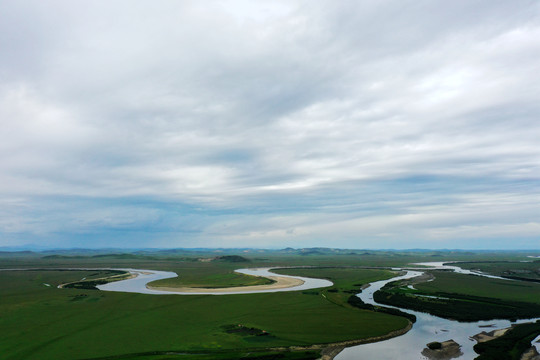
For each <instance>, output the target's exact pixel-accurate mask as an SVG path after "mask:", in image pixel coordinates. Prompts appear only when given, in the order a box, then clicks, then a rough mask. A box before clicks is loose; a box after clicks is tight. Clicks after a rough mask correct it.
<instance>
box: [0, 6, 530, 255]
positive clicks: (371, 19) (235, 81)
mask: <svg viewBox="0 0 540 360" xmlns="http://www.w3.org/2000/svg"><path fill="white" fill-rule="evenodd" d="M539 10H540V6H539V5H538V3H537V2H534V1H521V2H518V3H509V2H506V1H473V2H471V1H454V2H438V3H434V2H418V1H410V2H407V1H406V2H403V1H363V2H357V1H345V2H339V3H335V2H319V3H316V4H315V3H313V2H304V1H298V2H289V1H287V2H285V1H284V2H274V1H272V2H258V3H257V4H253V3H250V2H245V1H231V2H221V1H211V2H204V3H201V2H181V3H178V2H175V1H157V2H154V3H153V4H152V5H150V4H148V3H146V2H142V1H117V2H114V3H110V2H103V1H93V2H74V1H70V2H68V1H51V2H47V3H46V4H45V3H43V2H39V1H25V2H16V1H8V2H3V3H2V4H0V51H1V52H2V53H3V54H7V55H6V56H2V57H1V58H0V125H1V127H2V132H1V133H0V202H1V203H2V204H4V205H3V206H2V208H3V210H2V214H1V215H2V221H1V222H0V234H4V237H5V239H6V240H5V241H6V243H7V242H8V241H9V243H10V244H11V243H17V242H19V243H22V242H26V241H32V242H39V241H43V242H44V243H50V244H52V243H53V242H54V244H55V245H62V246H69V245H70V244H77V246H80V245H84V244H85V242H87V241H89V240H88V239H91V238H100V239H105V238H110V241H111V242H113V243H114V241H115V239H118V243H119V244H120V245H121V246H129V245H133V246H143V245H152V244H154V245H156V246H199V245H201V246H202V245H215V246H242V245H246V244H250V245H260V246H282V245H285V244H288V243H289V242H290V243H291V244H292V245H294V244H298V246H304V245H308V244H309V243H310V241H311V242H312V243H313V244H316V245H327V246H348V247H367V246H375V245H374V243H373V241H375V240H376V241H377V243H376V244H380V245H377V247H386V246H391V247H413V246H425V247H430V246H435V247H448V246H452V244H456V241H459V240H460V239H467V242H463V244H464V245H463V246H468V247H470V246H473V247H490V246H492V244H493V246H495V247H509V246H511V244H510V243H505V241H507V240H508V239H511V238H512V239H513V238H515V237H517V238H519V239H522V240H521V242H520V245H519V246H520V247H529V248H537V247H538V245H539V244H538V239H537V234H538V232H537V230H538V226H539V223H538V221H537V219H536V218H537V216H536V217H535V216H534V214H538V213H539V210H540V208H539V206H538V205H537V204H538V203H539V202H538V201H532V202H531V199H534V200H536V199H538V196H539V194H540V193H539V189H538V186H537V185H535V183H536V182H537V181H538V180H539V177H540V166H539V164H540V149H539V147H538V144H537V139H538V138H540V125H539V123H538V121H537V118H538V115H539V113H540V111H539V107H538V99H537V97H538V95H537V94H539V93H540V89H539V86H540V85H539V84H540V81H538V80H540V79H539V78H538V77H539V75H538V74H540V69H539V67H540V65H538V61H537V59H538V58H539V56H540V40H538V39H540V36H539V35H540V18H539V14H540V13H539ZM81 204H84V207H85V210H80V206H81ZM459 214H462V215H459ZM122 231H123V232H124V235H119V233H121V232H122ZM70 234H73V236H71V237H70ZM125 234H129V239H128V238H127V235H125ZM55 239H56V240H55ZM471 239H477V241H476V242H473V243H472V244H473V245H471V241H470V240H471ZM0 245H1V243H0Z"/></svg>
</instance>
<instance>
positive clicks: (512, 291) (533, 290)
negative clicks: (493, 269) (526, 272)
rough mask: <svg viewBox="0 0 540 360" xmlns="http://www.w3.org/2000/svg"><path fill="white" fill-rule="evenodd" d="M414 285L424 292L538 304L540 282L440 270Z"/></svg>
mask: <svg viewBox="0 0 540 360" xmlns="http://www.w3.org/2000/svg"><path fill="white" fill-rule="evenodd" d="M415 287H416V289H418V290H419V291H421V292H422V293H426V294H433V293H439V292H445V293H456V294H464V295H472V296H481V297H487V298H496V299H501V300H508V301H523V302H529V303H536V304H540V284H538V283H531V282H525V281H513V280H500V279H489V278H485V277H480V276H474V275H463V274H456V273H450V272H442V271H440V272H436V273H435V280H434V281H430V282H426V283H422V284H417V285H415Z"/></svg>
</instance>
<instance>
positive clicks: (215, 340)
mask: <svg viewBox="0 0 540 360" xmlns="http://www.w3.org/2000/svg"><path fill="white" fill-rule="evenodd" d="M229 253H230V252H229ZM239 253H240V254H241V255H242V256H244V257H246V258H247V259H248V260H249V261H247V262H239V263H238V262H227V261H208V260H209V259H212V258H214V257H216V256H219V255H222V254H223V251H221V250H216V251H183V250H182V251H180V250H179V251H164V252H152V251H149V252H145V251H139V252H136V253H126V254H107V253H103V252H99V251H95V252H93V251H76V250H74V251H71V252H69V251H68V252H60V253H58V254H56V253H53V254H51V253H47V254H46V255H44V254H39V253H15V254H2V253H0V268H4V269H9V268H39V269H41V270H34V271H0V333H1V334H2V336H1V337H0V354H1V357H2V359H17V360H18V359H58V360H62V359H94V358H103V359H112V358H118V359H119V358H126V359H127V358H129V359H144V360H157V359H174V358H180V359H184V360H195V359H199V360H206V359H223V360H225V359H227V360H228V359H241V358H246V359H247V358H251V359H255V358H257V359H272V358H276V356H285V357H286V358H287V359H293V358H294V359H312V358H314V357H315V356H317V354H318V350H317V351H313V350H299V351H295V352H289V351H287V350H286V349H288V348H290V347H291V346H309V345H311V344H328V343H332V342H339V341H344V340H356V339H362V338H369V337H373V336H379V335H384V334H387V333H389V332H391V331H393V330H398V329H402V328H404V327H405V326H406V325H407V323H408V322H407V320H406V319H404V318H402V317H398V316H392V315H389V314H385V313H380V312H379V313H376V312H372V311H368V310H363V309H358V308H355V307H353V306H350V305H349V304H348V303H347V299H348V297H349V296H350V295H352V294H353V293H355V292H356V291H357V290H358V288H359V287H360V286H361V285H362V284H365V283H368V282H371V281H375V280H381V279H387V278H389V277H390V276H391V275H392V273H391V272H390V271H388V270H374V269H359V268H353V267H358V266H364V267H365V266H374V267H376V266H385V267H401V266H407V264H409V263H411V262H421V261H451V260H468V261H478V260H488V259H491V260H493V259H494V258H495V259H497V260H501V261H502V260H504V261H506V260H509V259H510V260H521V259H523V258H526V257H525V255H526V254H521V253H520V254H518V253H516V254H503V253H500V254H499V253H495V254H493V253H477V254H473V253H466V252H437V251H436V252H387V251H364V250H354V251H353V250H346V251H345V250H343V251H342V250H339V251H338V250H334V249H301V250H288V249H285V250H283V251H257V250H254V251H242V252H239ZM201 259H202V260H204V261H200V260H201ZM273 266H297V267H298V266H319V267H324V268H319V269H312V268H309V269H308V268H302V269H298V268H297V269H286V270H285V269H283V270H279V271H280V272H283V273H287V274H296V275H301V276H308V277H324V278H328V279H330V280H332V281H333V282H334V283H335V285H334V286H333V287H331V288H327V289H319V290H317V289H315V290H308V291H295V292H286V293H274V294H272V293H270V294H251V295H224V296H212V295H206V296H201V295H189V296H178V295H163V296H155V295H143V294H127V293H114V292H102V291H98V290H83V289H57V288H56V286H57V285H58V284H60V283H66V282H72V281H77V280H80V279H82V278H87V279H90V278H99V277H103V276H104V275H106V273H105V272H101V271H96V270H88V271H82V270H77V271H59V270H52V269H60V268H63V269H66V268H139V269H154V270H167V271H174V272H176V273H178V274H179V278H178V279H174V280H171V281H174V282H176V283H175V284H174V285H180V286H200V287H227V286H239V285H255V284H257V282H260V281H262V282H265V281H266V280H264V279H260V278H252V277H248V276H245V275H240V274H238V273H234V270H235V269H237V268H241V267H273ZM339 266H347V267H348V268H336V267H339ZM44 269H49V270H44ZM442 280H444V279H442ZM442 280H441V281H442ZM448 282H451V281H450V280H448ZM165 283H166V282H165ZM46 284H48V285H50V286H47V285H46ZM166 284H167V283H166ZM168 285H171V283H168ZM432 285H433V284H432ZM443 285H444V284H443ZM454 286H457V285H455V284H454ZM456 290H457V291H465V290H466V289H465V290H461V289H456ZM426 291H430V290H429V289H426ZM433 291H435V290H433ZM486 291H491V290H489V289H488V290H486ZM520 291H521V290H520ZM533 293H534V291H533V292H532V293H530V294H529V295H528V296H529V298H530V297H531V296H533ZM239 324H240V325H242V326H243V327H246V328H254V329H258V330H261V331H262V330H264V331H266V332H268V333H269V335H264V336H257V335H254V334H250V333H242V332H240V333H230V332H227V329H229V328H230V326H231V325H235V326H238V325H239ZM255 333H257V332H255ZM276 347H280V348H281V352H279V353H277V354H276V353H275V352H273V350H272V349H275V348H276ZM284 349H285V350H284ZM180 353H181V354H182V355H180Z"/></svg>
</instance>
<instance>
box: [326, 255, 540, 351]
mask: <svg viewBox="0 0 540 360" xmlns="http://www.w3.org/2000/svg"><path fill="white" fill-rule="evenodd" d="M415 265H424V266H431V267H433V268H437V269H450V270H454V271H457V272H460V273H465V274H471V273H473V274H474V275H480V276H486V277H490V278H493V277H495V276H492V275H488V274H483V273H479V272H470V271H469V270H463V269H461V268H459V267H457V266H449V265H443V263H439V262H437V263H435V262H434V263H418V264H415ZM422 274H423V273H422V272H421V271H411V270H409V271H407V274H406V275H403V276H399V277H395V278H392V279H389V280H383V281H377V282H374V283H371V286H370V287H368V288H367V289H365V290H364V291H362V293H360V294H358V295H357V296H358V297H360V299H362V301H364V302H365V303H368V304H377V303H376V302H375V301H374V300H373V294H374V293H375V292H376V291H377V290H379V289H381V288H382V287H383V286H384V285H385V284H387V283H389V282H391V281H396V280H401V279H410V278H413V277H416V276H419V275H422ZM495 278H499V277H495ZM505 280H506V279H505ZM509 281H510V280H509ZM383 306H386V307H392V306H388V305H383ZM397 309H400V310H402V311H405V312H408V313H410V314H414V315H416V323H415V324H414V325H413V328H412V329H411V330H410V331H409V332H408V333H406V334H405V335H402V336H399V337H395V338H392V339H389V340H385V341H381V342H377V343H372V344H364V345H358V346H353V347H349V348H346V349H345V350H343V351H342V352H341V353H340V354H339V355H338V356H336V357H335V359H336V360H353V359H354V360H356V359H374V360H395V359H400V360H418V359H428V358H427V357H425V356H423V355H422V350H423V349H424V348H425V347H426V344H427V343H429V342H432V341H439V342H443V341H446V340H450V339H453V340H454V341H456V342H457V343H458V344H459V345H461V352H462V354H461V355H460V356H458V357H454V359H468V360H469V359H474V358H475V357H476V356H478V354H476V353H475V352H474V350H473V346H474V345H475V344H476V341H475V340H473V339H471V338H470V337H471V336H473V335H476V334H478V333H480V332H482V331H486V332H489V331H492V330H495V329H503V328H507V327H509V326H510V325H511V324H516V323H524V322H531V321H535V320H537V319H528V320H519V321H517V322H514V323H511V322H510V321H509V320H488V321H478V322H472V323H463V322H458V321H455V320H448V319H443V318H440V317H438V316H433V315H430V314H427V313H422V312H418V311H412V310H407V309H402V308H397ZM535 345H536V347H537V348H538V344H536V343H535Z"/></svg>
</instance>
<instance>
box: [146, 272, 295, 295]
mask: <svg viewBox="0 0 540 360" xmlns="http://www.w3.org/2000/svg"><path fill="white" fill-rule="evenodd" d="M267 278H268V279H270V280H273V281H274V283H272V284H268V285H253V286H236V287H228V288H194V287H166V286H151V285H149V284H147V285H146V288H147V289H150V290H160V291H168V292H171V293H197V294H215V293H222V294H225V293H227V294H233V293H243V292H245V291H246V290H249V291H267V290H277V289H287V288H292V287H296V286H301V285H303V284H304V283H305V281H304V280H301V279H296V278H290V277H283V276H267Z"/></svg>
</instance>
